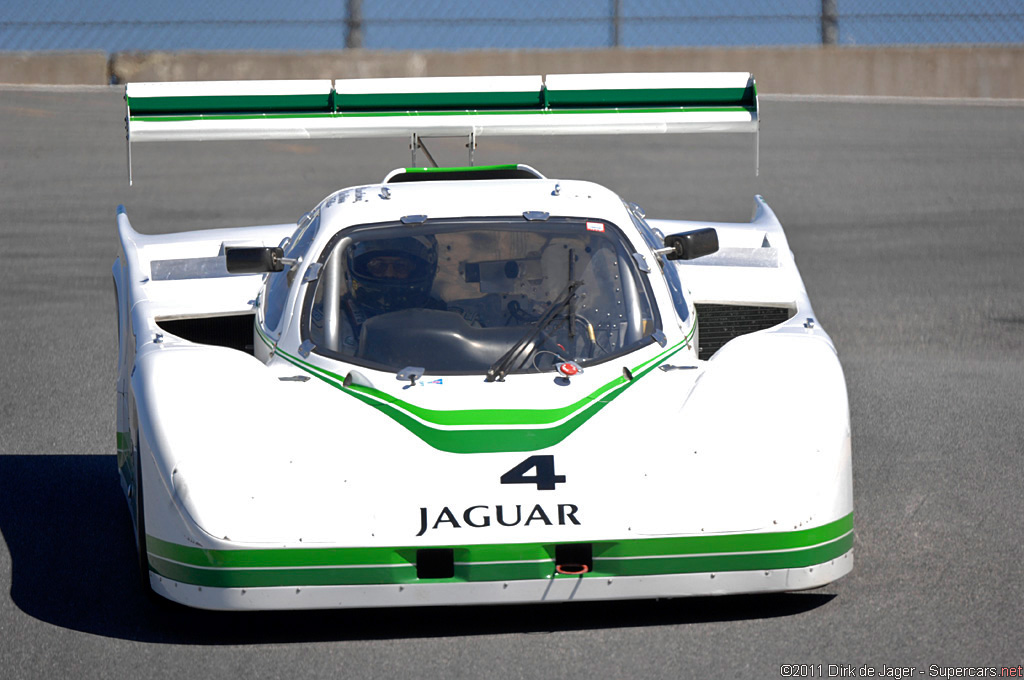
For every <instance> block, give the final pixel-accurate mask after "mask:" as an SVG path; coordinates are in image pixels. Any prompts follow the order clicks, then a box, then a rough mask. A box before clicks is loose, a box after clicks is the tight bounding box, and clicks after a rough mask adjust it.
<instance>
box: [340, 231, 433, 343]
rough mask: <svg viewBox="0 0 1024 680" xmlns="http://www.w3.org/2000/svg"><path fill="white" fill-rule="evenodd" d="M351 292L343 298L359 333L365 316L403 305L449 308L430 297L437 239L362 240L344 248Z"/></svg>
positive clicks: (408, 307) (419, 237)
mask: <svg viewBox="0 0 1024 680" xmlns="http://www.w3.org/2000/svg"><path fill="white" fill-rule="evenodd" d="M345 271H346V274H345V277H346V282H347V283H348V293H347V294H346V295H345V296H344V298H343V299H342V307H343V308H344V309H345V311H346V313H347V315H348V317H349V321H350V322H351V323H352V326H353V328H354V329H355V330H356V332H357V334H358V329H359V328H360V327H361V326H362V325H363V322H364V321H366V319H368V318H370V317H372V316H376V315H378V314H386V313H388V312H397V311H399V310H402V309H422V308H426V309H441V310H444V309H446V306H445V304H444V303H443V302H441V301H440V300H437V299H436V298H433V297H431V295H430V291H431V289H432V288H433V287H434V277H435V275H436V274H437V240H436V239H435V238H434V237H433V236H431V235H421V236H400V237H398V238H384V239H373V240H367V241H360V242H358V243H354V244H352V245H351V246H349V247H348V248H347V249H346V251H345Z"/></svg>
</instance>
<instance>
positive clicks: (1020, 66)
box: [0, 46, 1024, 99]
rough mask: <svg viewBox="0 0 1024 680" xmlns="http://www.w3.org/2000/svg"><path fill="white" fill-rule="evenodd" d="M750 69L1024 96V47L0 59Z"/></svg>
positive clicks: (388, 67)
mask: <svg viewBox="0 0 1024 680" xmlns="http://www.w3.org/2000/svg"><path fill="white" fill-rule="evenodd" d="M613 71H619V72H629V71H750V72H752V73H754V75H755V76H756V77H757V81H758V89H759V91H760V92H762V93H765V94H812V95H814V94H822V95H829V94H836V95H869V96H912V97H919V96H926V97H993V98H1013V99H1024V46H1022V47H1016V46H1012V47H827V48H823V47H789V48H776V47H772V48H767V47H766V48H739V49H718V48H699V49H697V48H694V49H678V48H672V49H641V50H632V49H630V50H624V49H618V50H613V49H600V50H483V51H464V52H430V51H410V52H391V51H373V50H341V51H336V52H277V53H275V52H138V53H130V52H122V53H116V54H113V55H111V56H110V57H109V59H106V58H105V57H104V55H103V53H93V52H88V53H0V82H8V83H65V84H72V83H84V84H98V83H108V82H119V83H120V82H130V81H135V82H141V81H166V80H246V79H261V78H262V79H289V78H369V77H399V76H446V75H517V74H534V73H586V72H613Z"/></svg>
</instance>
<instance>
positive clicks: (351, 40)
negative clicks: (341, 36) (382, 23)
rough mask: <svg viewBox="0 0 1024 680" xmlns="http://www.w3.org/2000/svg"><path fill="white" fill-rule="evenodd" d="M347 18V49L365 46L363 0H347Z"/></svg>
mask: <svg viewBox="0 0 1024 680" xmlns="http://www.w3.org/2000/svg"><path fill="white" fill-rule="evenodd" d="M345 4H346V6H347V17H346V18H345V26H346V27H347V28H348V30H347V31H346V32H345V47H346V48H352V47H362V46H363V0H346V3H345Z"/></svg>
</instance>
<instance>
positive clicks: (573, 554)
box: [555, 543, 594, 576]
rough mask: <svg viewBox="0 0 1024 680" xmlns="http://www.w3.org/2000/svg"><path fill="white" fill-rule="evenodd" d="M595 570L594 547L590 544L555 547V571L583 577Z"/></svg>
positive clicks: (568, 544)
mask: <svg viewBox="0 0 1024 680" xmlns="http://www.w3.org/2000/svg"><path fill="white" fill-rule="evenodd" d="M593 569H594V546H593V545H592V544H590V543H567V544H565V545H556V546H555V571H557V572H558V573H559V574H566V575H568V576H582V575H583V574H586V573H587V572H590V571H593Z"/></svg>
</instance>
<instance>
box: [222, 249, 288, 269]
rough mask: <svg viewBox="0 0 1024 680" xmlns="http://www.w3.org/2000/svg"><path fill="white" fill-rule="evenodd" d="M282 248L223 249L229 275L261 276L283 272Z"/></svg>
mask: <svg viewBox="0 0 1024 680" xmlns="http://www.w3.org/2000/svg"><path fill="white" fill-rule="evenodd" d="M283 259H284V250H283V249H282V248H225V249H224V260H225V263H226V264H227V268H228V273H229V274H262V273H263V272H279V271H283V270H284V262H283V261H282V260H283Z"/></svg>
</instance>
